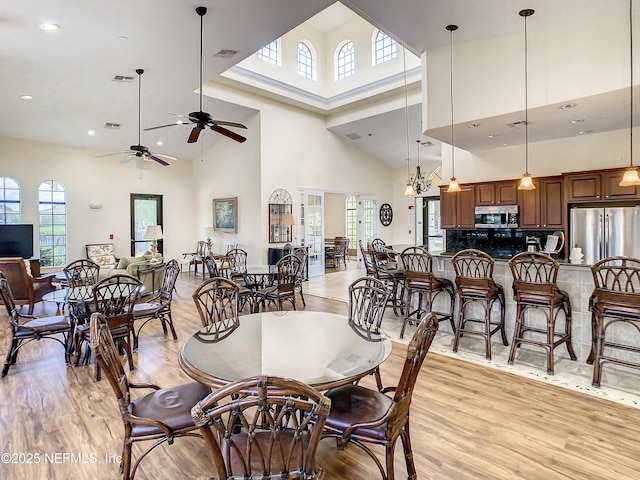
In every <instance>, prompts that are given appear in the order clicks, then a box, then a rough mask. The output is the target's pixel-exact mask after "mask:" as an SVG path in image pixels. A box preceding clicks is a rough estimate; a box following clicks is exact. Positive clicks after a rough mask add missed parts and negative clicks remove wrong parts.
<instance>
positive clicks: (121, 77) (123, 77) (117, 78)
mask: <svg viewBox="0 0 640 480" xmlns="http://www.w3.org/2000/svg"><path fill="white" fill-rule="evenodd" d="M134 78H135V77H130V76H128V75H116V76H115V77H113V79H112V80H111V81H112V82H133V79H134Z"/></svg>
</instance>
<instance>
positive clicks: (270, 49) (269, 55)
mask: <svg viewBox="0 0 640 480" xmlns="http://www.w3.org/2000/svg"><path fill="white" fill-rule="evenodd" d="M258 58H260V59H261V60H264V61H265V62H269V63H271V64H273V65H281V64H282V60H281V58H282V57H281V55H280V39H279V38H278V39H277V40H274V41H273V42H270V43H268V44H267V45H265V46H264V47H262V48H261V49H260V50H258Z"/></svg>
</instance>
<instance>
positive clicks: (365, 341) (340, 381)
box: [178, 311, 392, 390]
mask: <svg viewBox="0 0 640 480" xmlns="http://www.w3.org/2000/svg"><path fill="white" fill-rule="evenodd" d="M216 332H217V333H213V329H212V328H211V327H204V328H202V329H201V330H200V331H198V332H196V333H195V334H194V335H192V336H191V337H190V338H189V339H188V340H187V341H186V342H185V343H184V344H183V345H182V347H181V348H180V351H179V352H178V362H179V363H180V366H181V367H182V369H183V370H184V371H185V372H186V373H187V375H189V376H190V377H191V378H193V379H194V380H197V381H199V382H201V383H204V384H206V385H209V386H211V387H213V388H219V387H221V386H224V385H226V384H228V383H230V382H234V381H237V380H241V379H243V378H247V377H252V376H257V375H272V376H280V377H286V378H293V379H296V380H299V381H301V382H304V383H306V384H308V385H311V386H313V387H315V388H317V389H319V390H326V389H329V388H334V387H337V386H340V385H345V384H347V383H351V382H353V381H355V380H357V379H359V378H362V377H364V376H366V375H368V374H369V373H371V372H372V371H373V370H374V369H375V368H376V367H377V366H379V365H380V364H381V363H382V362H384V361H385V360H386V359H387V357H388V356H389V354H390V353H391V347H392V344H391V340H390V339H389V337H388V336H387V335H386V334H384V333H380V334H368V333H366V332H364V333H363V332H362V331H361V330H359V329H358V328H357V327H355V326H353V325H351V324H350V323H349V319H348V317H347V316H345V315H336V314H332V313H325V312H312V311H286V312H261V313H254V314H251V315H244V316H241V317H239V321H238V323H237V324H235V325H234V326H233V327H231V328H229V329H228V331H227V332H226V334H222V335H221V334H220V331H219V329H216Z"/></svg>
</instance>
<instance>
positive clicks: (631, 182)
mask: <svg viewBox="0 0 640 480" xmlns="http://www.w3.org/2000/svg"><path fill="white" fill-rule="evenodd" d="M629 52H630V59H631V61H630V65H631V68H630V71H631V86H630V88H629V98H630V102H629V104H630V107H629V168H627V169H626V170H625V172H624V176H623V177H622V181H621V182H620V186H621V187H634V186H638V185H640V177H638V168H637V167H634V166H633V0H629Z"/></svg>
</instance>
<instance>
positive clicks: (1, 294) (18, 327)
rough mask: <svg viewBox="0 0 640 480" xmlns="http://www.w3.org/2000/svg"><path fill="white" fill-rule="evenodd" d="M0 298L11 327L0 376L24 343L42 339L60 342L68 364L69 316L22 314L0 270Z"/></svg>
mask: <svg viewBox="0 0 640 480" xmlns="http://www.w3.org/2000/svg"><path fill="white" fill-rule="evenodd" d="M0 298H2V301H3V302H4V306H5V308H6V309H7V314H8V316H9V327H10V329H11V340H10V341H9V348H8V350H7V358H6V360H5V362H4V366H3V367H2V374H1V376H3V377H4V376H5V375H6V374H7V373H8V372H9V367H11V365H15V363H16V361H17V359H18V351H19V350H20V349H21V348H22V347H24V346H25V345H26V344H28V343H30V342H33V341H37V340H42V339H51V340H55V341H56V342H58V343H60V344H61V345H62V346H63V347H64V358H65V362H66V363H67V364H69V361H70V360H69V349H70V346H71V345H70V341H71V332H72V326H71V323H70V321H69V317H67V316H64V315H56V316H53V317H40V318H37V317H34V316H32V315H23V314H21V313H20V311H19V309H18V306H17V305H16V304H15V302H14V300H13V294H12V293H11V286H10V285H9V282H8V281H7V279H6V277H5V276H4V274H3V273H2V272H0Z"/></svg>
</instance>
